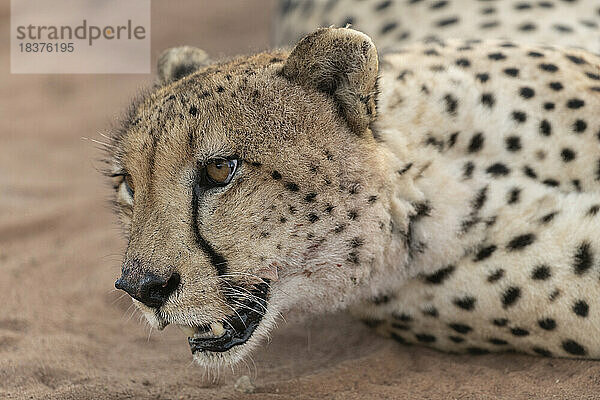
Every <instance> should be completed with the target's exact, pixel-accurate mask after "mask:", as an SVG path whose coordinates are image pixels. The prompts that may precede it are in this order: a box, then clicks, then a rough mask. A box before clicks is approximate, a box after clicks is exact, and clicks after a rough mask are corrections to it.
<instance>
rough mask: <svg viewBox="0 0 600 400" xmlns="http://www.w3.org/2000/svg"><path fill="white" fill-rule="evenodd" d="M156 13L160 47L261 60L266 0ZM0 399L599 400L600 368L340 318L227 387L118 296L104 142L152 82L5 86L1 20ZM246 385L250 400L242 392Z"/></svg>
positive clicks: (277, 345) (54, 78)
mask: <svg viewBox="0 0 600 400" xmlns="http://www.w3.org/2000/svg"><path fill="white" fill-rule="evenodd" d="M225 3H226V2H210V4H209V2H208V1H205V2H199V1H177V2H175V1H171V2H167V1H155V2H153V20H152V24H153V26H152V48H153V58H154V59H155V58H156V56H157V54H158V53H159V52H160V50H161V49H164V48H166V47H169V46H173V45H178V44H184V43H185V44H190V45H196V46H199V47H202V48H204V49H205V50H207V51H209V53H211V54H217V55H231V54H236V53H248V52H252V51H254V50H260V49H263V48H266V47H267V46H268V43H269V29H268V26H269V18H270V15H269V6H270V4H271V3H270V2H268V1H267V2H264V1H253V2H248V1H241V0H240V1H235V2H227V3H226V4H225ZM0 29H1V30H2V37H3V38H4V40H3V41H2V42H1V43H0V46H1V48H0V58H1V61H2V62H1V63H0V68H1V71H0V398H9V399H14V398H35V399H42V398H43V399H53V398H57V399H58V398H60V399H71V398H74V399H75V398H76V399H87V398H89V399H105V398H106V399H109V398H110V399H112V398H151V399H188V398H200V399H202V398H212V399H233V398H241V399H246V398H247V399H286V398H296V399H323V398H333V399H364V398H377V399H387V398H389V399H392V398H394V399H398V398H400V399H401V398H431V399H447V398H459V399H471V398H473V399H475V398H477V399H480V398H511V399H514V398H536V397H537V398H564V399H573V398H598V397H600V395H598V394H597V391H598V390H599V389H600V363H598V362H582V361H570V360H558V359H543V358H534V357H528V356H521V355H511V354H508V355H486V356H457V355H449V354H442V353H438V352H435V351H432V350H428V349H424V348H420V347H403V346H400V345H398V344H396V343H394V342H392V341H388V340H385V339H382V338H379V337H376V336H374V335H373V334H372V333H371V332H370V331H369V330H368V329H367V328H365V327H363V326H362V325H361V324H358V323H356V322H355V321H352V320H351V319H350V318H348V317H346V316H343V315H335V316H327V317H323V318H320V319H316V320H313V321H310V322H304V323H303V322H292V321H291V320H293V317H291V318H290V321H288V323H287V324H285V323H282V324H281V327H280V329H279V330H277V331H276V333H275V334H274V335H273V340H272V342H271V343H269V344H268V345H266V346H265V347H264V348H263V349H262V350H261V351H260V352H257V353H256V354H255V355H254V362H251V361H249V364H248V366H245V365H242V366H240V367H239V368H238V369H237V370H236V371H235V373H232V372H231V371H224V372H223V373H222V374H221V375H220V377H219V380H218V381H217V382H212V381H211V380H208V379H206V376H205V374H204V371H203V370H202V369H200V368H198V367H196V366H194V365H193V364H192V363H191V355H190V354H189V349H188V345H187V343H186V340H185V338H184V337H183V335H182V334H181V333H180V332H179V331H178V330H177V329H174V328H172V327H168V328H167V329H166V330H165V331H164V332H161V333H157V332H152V333H151V332H149V331H148V328H146V327H145V325H144V324H142V323H140V321H139V315H138V314H136V313H134V312H132V309H131V308H130V304H131V303H130V301H129V300H128V299H127V298H125V297H121V296H120V293H118V292H116V291H114V290H113V282H114V280H115V279H116V277H117V276H118V275H119V263H120V253H121V251H122V249H123V246H124V241H123V240H122V239H121V237H120V235H119V229H118V227H117V225H116V220H115V218H113V216H112V215H111V213H110V210H109V207H108V204H107V199H108V196H109V190H108V187H107V185H105V184H104V181H103V179H102V177H101V176H100V174H99V173H98V172H97V168H98V167H99V163H98V162H97V161H96V160H97V159H98V158H99V157H100V153H99V152H98V151H97V150H96V149H95V148H94V146H93V145H92V144H91V143H90V142H88V141H85V140H82V137H84V136H85V137H98V132H99V131H102V130H104V129H106V128H107V127H108V126H110V123H111V121H112V119H113V117H114V116H115V115H117V114H118V113H119V112H120V111H121V110H122V109H123V107H124V106H126V105H127V103H128V101H129V99H130V97H131V96H132V95H133V94H134V93H135V92H136V90H137V88H139V87H141V86H143V85H145V84H147V83H148V82H150V80H151V78H150V76H144V75H78V76H74V75H71V76H60V75H11V74H9V70H8V66H9V57H8V46H9V44H8V37H9V36H8V29H9V9H8V2H7V1H5V2H3V3H2V6H0ZM242 375H249V376H250V377H251V379H252V382H253V385H254V386H255V392H254V393H253V394H243V393H240V392H239V391H236V389H235V388H234V383H235V382H236V380H237V379H238V378H239V377H240V376H242Z"/></svg>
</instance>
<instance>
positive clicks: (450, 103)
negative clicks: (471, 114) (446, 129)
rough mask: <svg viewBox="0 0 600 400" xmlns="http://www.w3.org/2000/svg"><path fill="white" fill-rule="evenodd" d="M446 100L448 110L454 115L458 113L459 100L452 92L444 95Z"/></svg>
mask: <svg viewBox="0 0 600 400" xmlns="http://www.w3.org/2000/svg"><path fill="white" fill-rule="evenodd" d="M444 101H445V102H446V112H447V113H448V114H450V115H452V116H455V115H456V108H457V107H458V100H457V99H456V98H455V97H454V96H452V95H451V94H447V95H445V96H444Z"/></svg>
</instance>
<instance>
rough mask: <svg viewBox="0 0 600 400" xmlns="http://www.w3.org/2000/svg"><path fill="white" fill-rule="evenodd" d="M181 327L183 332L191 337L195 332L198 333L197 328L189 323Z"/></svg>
mask: <svg viewBox="0 0 600 400" xmlns="http://www.w3.org/2000/svg"><path fill="white" fill-rule="evenodd" d="M179 329H181V330H182V331H183V333H185V334H186V335H188V336H189V337H192V336H194V334H195V333H196V329H194V328H192V327H191V326H188V325H179Z"/></svg>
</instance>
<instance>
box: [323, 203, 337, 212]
mask: <svg viewBox="0 0 600 400" xmlns="http://www.w3.org/2000/svg"><path fill="white" fill-rule="evenodd" d="M334 208H335V206H334V205H332V204H327V205H326V206H325V212H326V213H327V214H331V212H332V211H333V209H334Z"/></svg>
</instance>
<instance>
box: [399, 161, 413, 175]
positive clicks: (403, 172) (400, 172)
mask: <svg viewBox="0 0 600 400" xmlns="http://www.w3.org/2000/svg"><path fill="white" fill-rule="evenodd" d="M412 166H413V163H408V164H406V165H405V166H404V167H402V169H399V170H398V175H404V174H405V173H406V172H407V171H408V170H409V169H410V168H411V167H412Z"/></svg>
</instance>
